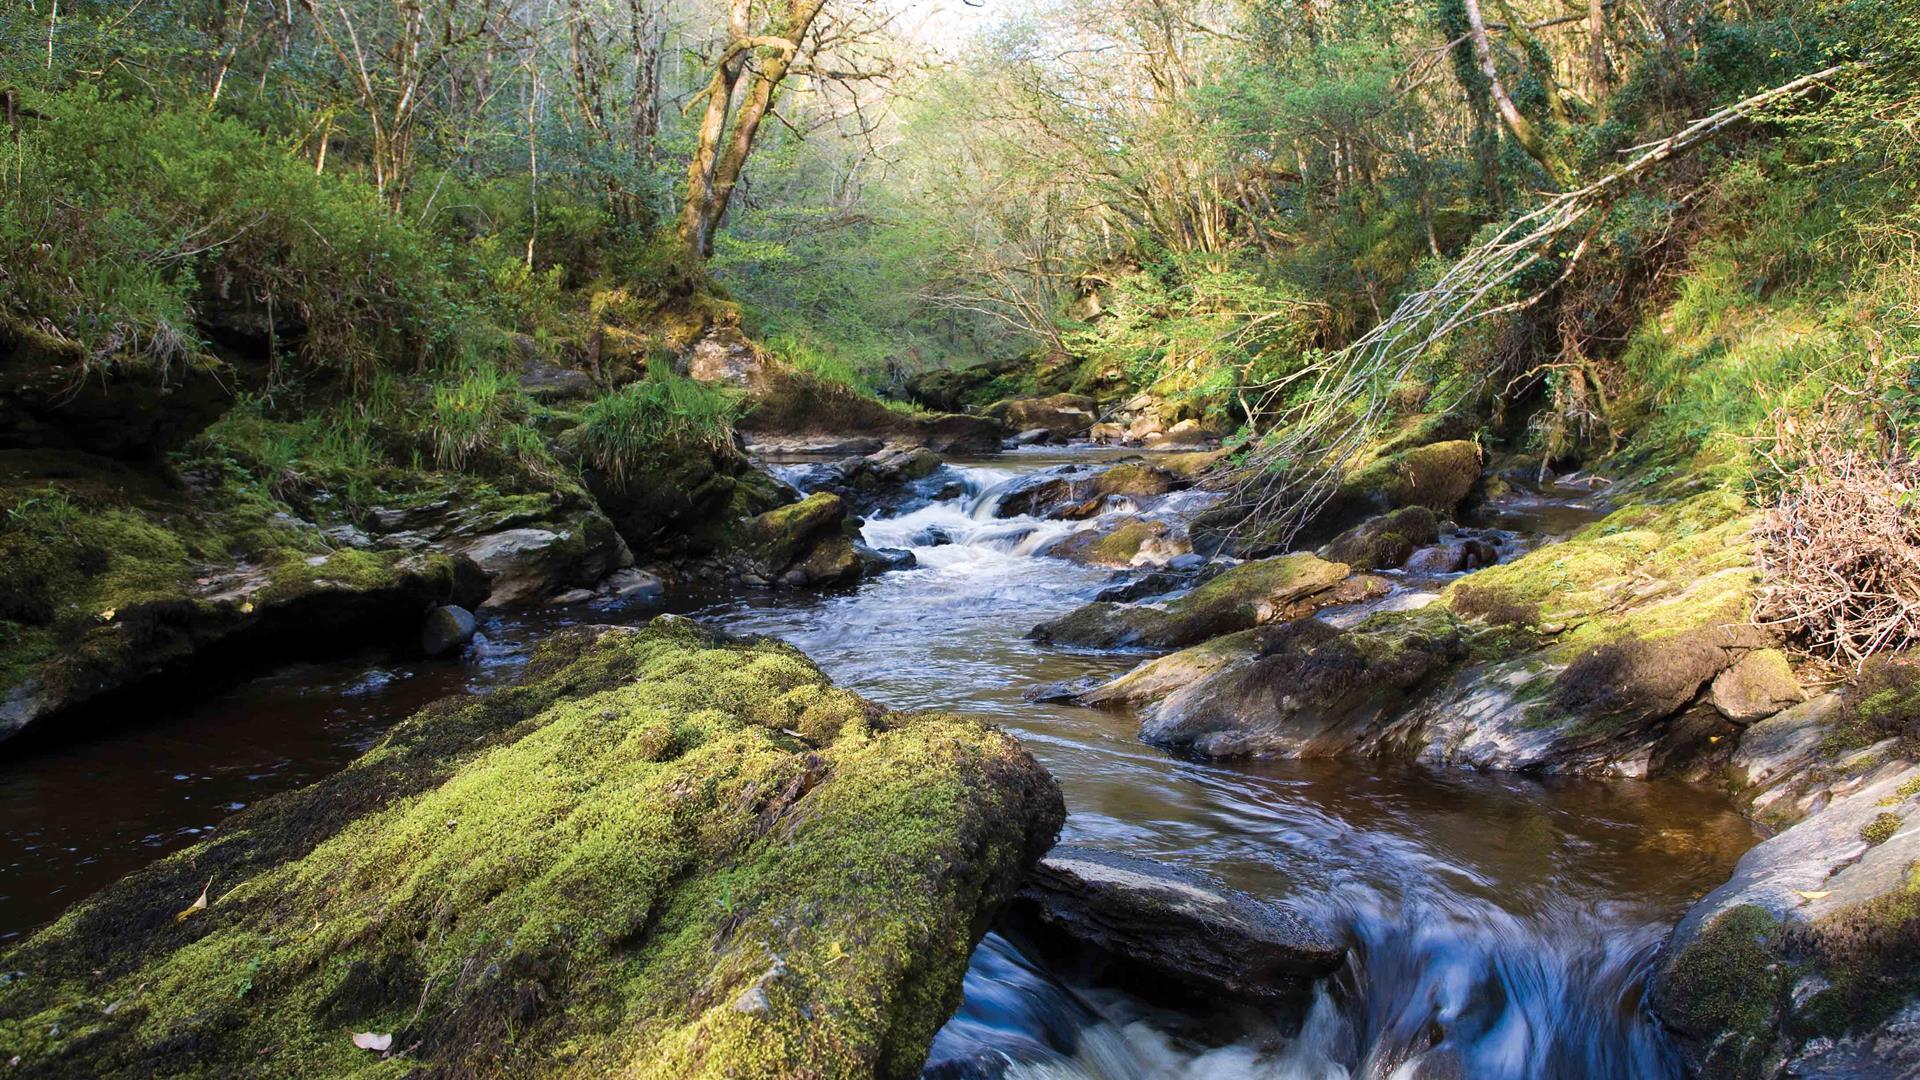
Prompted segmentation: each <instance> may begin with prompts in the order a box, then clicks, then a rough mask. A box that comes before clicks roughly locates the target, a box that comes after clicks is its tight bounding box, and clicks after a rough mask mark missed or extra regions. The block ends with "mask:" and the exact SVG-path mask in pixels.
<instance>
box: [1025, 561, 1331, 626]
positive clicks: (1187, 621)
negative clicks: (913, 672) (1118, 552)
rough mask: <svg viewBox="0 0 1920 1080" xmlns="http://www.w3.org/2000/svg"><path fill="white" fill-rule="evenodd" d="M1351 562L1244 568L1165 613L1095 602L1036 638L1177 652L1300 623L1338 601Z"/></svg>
mask: <svg viewBox="0 0 1920 1080" xmlns="http://www.w3.org/2000/svg"><path fill="white" fill-rule="evenodd" d="M1346 578H1347V567H1346V565H1345V564H1344V563H1330V562H1327V561H1325V560H1323V559H1320V558H1317V557H1315V556H1313V555H1306V554H1299V555H1284V556H1280V557H1278V558H1273V559H1262V560H1260V561H1258V562H1250V563H1243V564H1241V565H1239V566H1236V567H1234V568H1232V569H1231V570H1228V571H1226V572H1225V573H1222V574H1221V575H1220V576H1219V577H1216V578H1214V579H1213V580H1212V581H1209V582H1207V583H1206V584H1205V585H1202V586H1200V587H1199V588H1197V589H1195V590H1193V591H1192V592H1190V593H1188V594H1187V595H1185V596H1182V597H1180V598H1178V599H1176V600H1173V601H1171V602H1170V603H1168V604H1166V605H1164V606H1158V605H1155V606H1149V605H1121V604H1108V603H1099V602H1096V603H1092V604H1088V605H1086V606H1085V607H1082V608H1079V609H1077V610H1075V611H1072V612H1070V613H1068V614H1066V615H1063V616H1061V617H1060V618H1058V619H1054V620H1052V621H1050V622H1045V623H1041V624H1040V625H1039V626H1037V627H1035V628H1034V629H1033V631H1032V633H1031V634H1030V635H1029V636H1030V637H1032V638H1033V639H1034V640H1037V641H1040V642H1043V643H1046V644H1050V645H1077V646H1081V647H1085V648H1093V649H1118V648H1145V649H1178V648H1182V647H1184V646H1187V645H1192V644H1195V643H1198V642H1201V641H1204V640H1206V639H1207V638H1211V637H1218V636H1220V635H1221V634H1229V633H1232V632H1234V631H1235V630H1245V629H1247V628H1248V627H1251V626H1257V625H1259V624H1261V623H1266V622H1274V621H1276V620H1284V619H1291V618H1298V617H1299V616H1301V615H1305V614H1308V613H1310V612H1312V611H1313V610H1315V609H1316V608H1318V607H1322V606H1325V605H1326V604H1328V603H1333V602H1337V601H1336V600H1335V598H1333V597H1332V596H1330V595H1329V594H1330V593H1331V592H1332V590H1333V588H1334V586H1336V585H1338V584H1340V583H1341V582H1342V581H1344V580H1346Z"/></svg>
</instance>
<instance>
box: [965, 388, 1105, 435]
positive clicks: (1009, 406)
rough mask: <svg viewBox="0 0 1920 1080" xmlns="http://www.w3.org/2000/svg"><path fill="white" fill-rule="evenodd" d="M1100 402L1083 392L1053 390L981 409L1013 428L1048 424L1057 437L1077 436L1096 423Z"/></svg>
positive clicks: (1039, 426) (1032, 427) (1031, 427)
mask: <svg viewBox="0 0 1920 1080" xmlns="http://www.w3.org/2000/svg"><path fill="white" fill-rule="evenodd" d="M1099 408H1100V407H1099V405H1098V404H1097V403H1096V402H1095V401H1094V400H1093V399H1092V398H1090V397H1087V396H1085V395H1083V394H1050V395H1048V396H1046V397H1036V398H1006V399H1004V400H1001V401H996V402H994V403H993V404H991V405H988V406H987V407H986V408H984V409H982V410H980V412H981V415H983V416H986V417H989V418H991V419H993V420H998V421H1000V422H1001V423H1003V424H1005V425H1007V427H1008V428H1009V429H1011V430H1013V431H1030V430H1032V429H1034V428H1045V429H1047V430H1048V431H1050V432H1052V433H1053V435H1054V437H1055V438H1058V439H1075V438H1079V437H1080V436H1082V435H1085V434H1086V433H1087V430H1088V429H1089V428H1091V427H1092V426H1093V422H1094V421H1095V420H1097V419H1098V418H1099V417H1098V415H1097V413H1098V410H1099Z"/></svg>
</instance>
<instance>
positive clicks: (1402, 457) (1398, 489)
mask: <svg viewBox="0 0 1920 1080" xmlns="http://www.w3.org/2000/svg"><path fill="white" fill-rule="evenodd" d="M1480 460H1481V458H1480V444H1478V443H1476V442H1474V441H1473V440H1471V439H1453V440H1449V441H1447V442H1436V443H1429V444H1427V445H1424V446H1416V447H1413V448H1412V449H1408V450H1402V451H1399V452H1398V453H1393V454H1389V455H1387V456H1385V457H1383V458H1381V459H1380V460H1378V461H1376V462H1374V463H1373V464H1371V465H1368V466H1367V467H1366V468H1364V469H1361V470H1359V471H1358V472H1356V473H1354V474H1353V475H1352V476H1350V477H1348V478H1347V479H1346V480H1344V481H1343V482H1342V483H1341V485H1340V493H1341V494H1342V495H1343V496H1346V497H1349V498H1355V499H1364V500H1366V501H1368V502H1372V503H1374V504H1376V505H1383V506H1385V507H1389V508H1399V507H1403V506H1422V507H1425V508H1427V509H1428V510H1431V511H1433V512H1434V513H1436V514H1445V515H1448V516H1451V515H1452V514H1453V512H1454V511H1455V510H1456V509H1457V508H1458V507H1459V506H1460V503H1461V502H1462V501H1463V500H1465V499H1466V497H1467V494H1468V493H1469V492H1471V491H1472V490H1473V485H1474V484H1475V483H1477V482H1478V481H1479V479H1480Z"/></svg>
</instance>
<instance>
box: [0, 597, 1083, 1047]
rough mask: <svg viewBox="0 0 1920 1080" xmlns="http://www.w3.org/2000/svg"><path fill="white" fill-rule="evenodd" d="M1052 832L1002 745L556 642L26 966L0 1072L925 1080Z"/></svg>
mask: <svg viewBox="0 0 1920 1080" xmlns="http://www.w3.org/2000/svg"><path fill="white" fill-rule="evenodd" d="M1063 813H1064V811H1063V808H1062V804H1061V800H1060V795H1059V792H1058V789H1057V788H1056V787H1055V786H1054V784H1053V782H1052V780H1051V779H1050V778H1049V777H1048V776H1047V774H1046V772H1045V770H1044V769H1042V768H1041V767H1040V766H1039V765H1038V764H1036V763H1035V762H1034V761H1033V759H1032V758H1031V757H1029V756H1028V755H1027V753H1026V752H1025V751H1024V750H1022V749H1021V748H1020V747H1019V745H1018V744H1017V743H1016V742H1015V741H1014V740H1013V739H1012V738H1010V737H1008V736H1007V735H1004V734H1002V733H1001V732H999V731H997V730H995V729H993V728H991V727H988V726H986V725H984V724H982V723H979V722H977V721H972V720H966V719H962V718H959V717H955V716H951V715H920V716H905V715H900V714H894V713H888V712H885V711H884V710H882V709H880V708H878V707H876V706H873V705H871V704H869V703H867V702H865V701H863V700H861V699H860V698H858V697H856V696H854V695H853V694H850V693H847V692H845V691H841V690H836V689H834V688H833V687H831V686H830V685H829V684H828V683H827V681H826V680H825V678H824V677H822V676H821V675H820V673H819V671H818V670H817V669H815V668H814V667H813V665H812V664H810V663H808V662H807V660H806V659H805V658H804V657H802V656H801V655H800V654H799V653H797V652H795V651H793V650H792V649H790V648H787V647H785V646H782V645H779V644H775V643H770V642H755V643H741V644H736V643H729V642H725V641H721V640H718V639H714V638H711V637H708V636H705V635H703V634H702V633H701V632H699V631H698V630H697V629H694V628H692V627H691V626H690V625H689V624H688V623H687V622H686V621H685V620H677V619H666V620H662V621H660V622H658V623H656V625H655V627H654V628H650V629H646V630H631V629H614V628H588V629H582V630H576V631H569V632H566V633H563V634H561V635H558V636H556V637H555V638H554V639H552V640H550V641H549V642H547V643H546V644H545V645H543V646H542V647H541V648H540V649H539V650H538V651H537V652H536V654H535V656H534V657H533V659H532V661H531V662H530V664H529V665H528V669H527V674H526V678H525V681H524V682H522V683H521V684H520V685H518V686H513V687H508V688H503V689H500V690H497V691H495V692H493V693H489V694H485V695H477V696H472V697H463V698H454V699H449V700H447V701H443V702H441V703H439V704H436V705H433V706H430V707H428V708H427V709H425V710H423V711H421V712H420V713H418V714H416V715H415V716H413V717H412V718H410V719H408V720H406V721H403V722H402V723H401V724H399V725H398V726H397V727H395V728H394V729H393V730H392V731H391V732H390V733H389V734H388V736H387V737H386V738H385V739H384V740H382V742H381V743H380V744H378V745H377V746H376V747H375V748H374V749H373V750H372V751H370V752H369V753H368V754H367V755H366V756H364V757H363V758H361V759H360V760H358V761H357V762H355V763H354V764H352V765H350V766H348V767H347V768H346V769H344V770H343V771H341V772H340V773H338V774H336V775H334V776H332V777H329V778H328V779H326V780H323V781H321V782H319V783H317V784H315V785H313V786H311V787H307V788H304V789H300V790H297V791H293V792H289V793H287V794H284V795H280V796H276V797H274V798H271V799H268V800H266V801H264V802H261V803H259V804H257V805H255V806H254V807H252V808H250V809H248V810H246V811H244V812H243V813H241V814H239V815H237V816H235V817H234V818H232V819H230V820H229V821H227V822H225V823H223V825H222V826H221V828H220V830H219V832H218V833H216V834H215V836H214V838H213V839H211V840H209V841H207V842H204V843H202V844H199V845H197V846H195V847H192V848H189V849H187V850H185V851H182V852H180V853H178V854H175V855H173V856H171V857H169V858H167V859H163V860H161V861H160V862H158V863H156V864H154V865H152V866H150V867H148V868H146V869H144V870H141V871H138V872H136V873H134V874H132V875H130V876H128V877H127V878H124V879H122V880H121V881H120V882H119V883H117V884H115V885H113V886H110V887H109V888H107V889H106V890H104V891H103V892H101V893H100V894H99V895H97V896H95V897H94V898H92V899H90V900H87V901H84V902H82V903H80V904H79V905H78V906H76V907H75V908H74V909H73V910H72V911H71V912H69V913H68V915H67V916H66V917H65V918H63V919H62V920H61V921H60V922H58V923H56V924H55V925H53V926H51V927H48V928H47V929H45V930H42V931H40V932H39V933H37V934H35V935H33V936H32V937H30V938H28V939H26V940H25V941H23V942H20V943H17V944H15V945H13V946H12V947H10V948H8V949H7V950H6V951H5V952H4V954H0V969H4V970H7V971H10V972H17V973H19V974H16V975H14V976H12V977H10V978H9V979H8V980H6V982H5V984H4V985H0V1047H4V1048H5V1050H6V1052H7V1053H8V1055H9V1056H13V1055H17V1057H15V1058H14V1060H15V1061H16V1062H17V1065H16V1069H17V1070H18V1071H20V1072H21V1074H22V1075H34V1076H50V1077H65V1076H73V1077H103V1076H132V1075H152V1074H155V1073H164V1074H170V1075H192V1076H241V1075H248V1076H252V1075H274V1076H289V1077H293V1076H299V1077H306V1076H341V1075H349V1074H359V1073H362V1072H366V1071H368V1070H374V1071H378V1072H380V1073H382V1074H388V1073H391V1074H394V1075H410V1074H416V1073H424V1074H436V1075H462V1076H481V1077H487V1076H507V1075H525V1074H528V1073H529V1072H531V1073H537V1074H540V1075H553V1076H580V1077H597V1076H607V1075H613V1074H622V1075H631V1076H646V1077H655V1078H661V1080H673V1078H684V1077H715V1078H718V1077H765V1078H769V1080H772V1078H776V1077H793V1076H803V1075H815V1076H836V1077H841V1076H846V1077H851V1076H879V1077H909V1076H913V1075H916V1074H917V1073H918V1071H919V1069H920V1066H921V1064H922V1062H923V1061H924V1058H925V1055H926V1051H927V1047H928V1044H929V1043H930V1041H931V1040H932V1037H933V1035H934V1032H935V1031H936V1030H937V1029H938V1028H939V1026H940V1025H941V1023H942V1022H943V1021H944V1020H945V1019H946V1017H947V1015H948V1014H949V1013H950V1012H951V1010H952V1009H953V1008H954V1006H955V1005H956V1004H957V1003H958V1001H959V996H960V985H961V978H962V975H963V973H964V972H965V970H966V966H967V962H968V957H969V955H970V954H971V952H972V949H973V946H974V944H975V943H976V942H977V941H978V940H979V939H980V937H981V936H982V934H983V933H984V932H985V930H986V929H987V927H988V926H989V924H990V923H991V922H992V921H993V919H994V918H995V916H996V915H997V913H998V912H999V910H1000V909H1001V907H1002V905H1003V904H1004V903H1005V902H1006V901H1007V900H1008V899H1009V898H1010V897H1011V896H1012V895H1013V894H1014V892H1015V891H1016V889H1017V888H1018V887H1019V885H1020V883H1021V881H1022V880H1023V879H1024V877H1025V875H1026V873H1027V870H1028V868H1029V867H1030V866H1031V864H1032V863H1033V861H1034V860H1035V859H1037V858H1038V857H1039V856H1040V855H1041V854H1042V853H1043V852H1044V851H1045V850H1046V848H1047V847H1048V846H1049V845H1050V844H1051V842H1052V839H1053V836H1054V834H1055V832H1056V830H1057V829H1058V827H1059V825H1060V823H1061V820H1062V817H1063ZM196 898H199V899H196ZM369 1043H374V1044H377V1045H378V1046H379V1047H380V1048H381V1049H362V1048H361V1047H362V1046H364V1045H367V1044H369Z"/></svg>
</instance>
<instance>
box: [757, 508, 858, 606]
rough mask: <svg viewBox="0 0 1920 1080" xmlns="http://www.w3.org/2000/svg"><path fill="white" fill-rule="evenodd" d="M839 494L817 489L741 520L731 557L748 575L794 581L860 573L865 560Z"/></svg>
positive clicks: (827, 581) (840, 579)
mask: <svg viewBox="0 0 1920 1080" xmlns="http://www.w3.org/2000/svg"><path fill="white" fill-rule="evenodd" d="M854 524H856V521H855V520H854V519H850V518H848V517H847V508H846V504H845V503H843V502H841V500H840V496H838V495H835V494H833V493H832V492H828V491H816V492H814V493H813V494H812V495H809V496H807V497H806V498H804V499H801V500H800V501H798V502H794V503H789V504H787V505H785V506H781V507H776V508H775V509H772V510H769V511H767V512H766V513H764V514H759V515H757V516H755V517H752V518H749V519H747V520H746V521H744V522H742V523H741V525H740V526H739V529H738V542H737V545H736V550H735V553H734V554H733V555H732V556H731V557H730V558H731V561H732V562H734V563H735V564H736V565H737V566H738V567H739V570H740V573H741V574H742V575H743V576H746V577H749V578H751V579H754V580H757V581H759V582H761V583H774V582H779V583H782V584H786V585H791V586H796V587H798V586H807V585H836V584H841V583H844V582H849V581H853V580H855V579H856V578H858V577H859V576H860V571H861V561H860V557H859V554H858V551H857V550H856V548H855V546H854V543H853V538H852V536H851V535H850V533H851V531H852V530H851V526H853V525H854Z"/></svg>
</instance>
